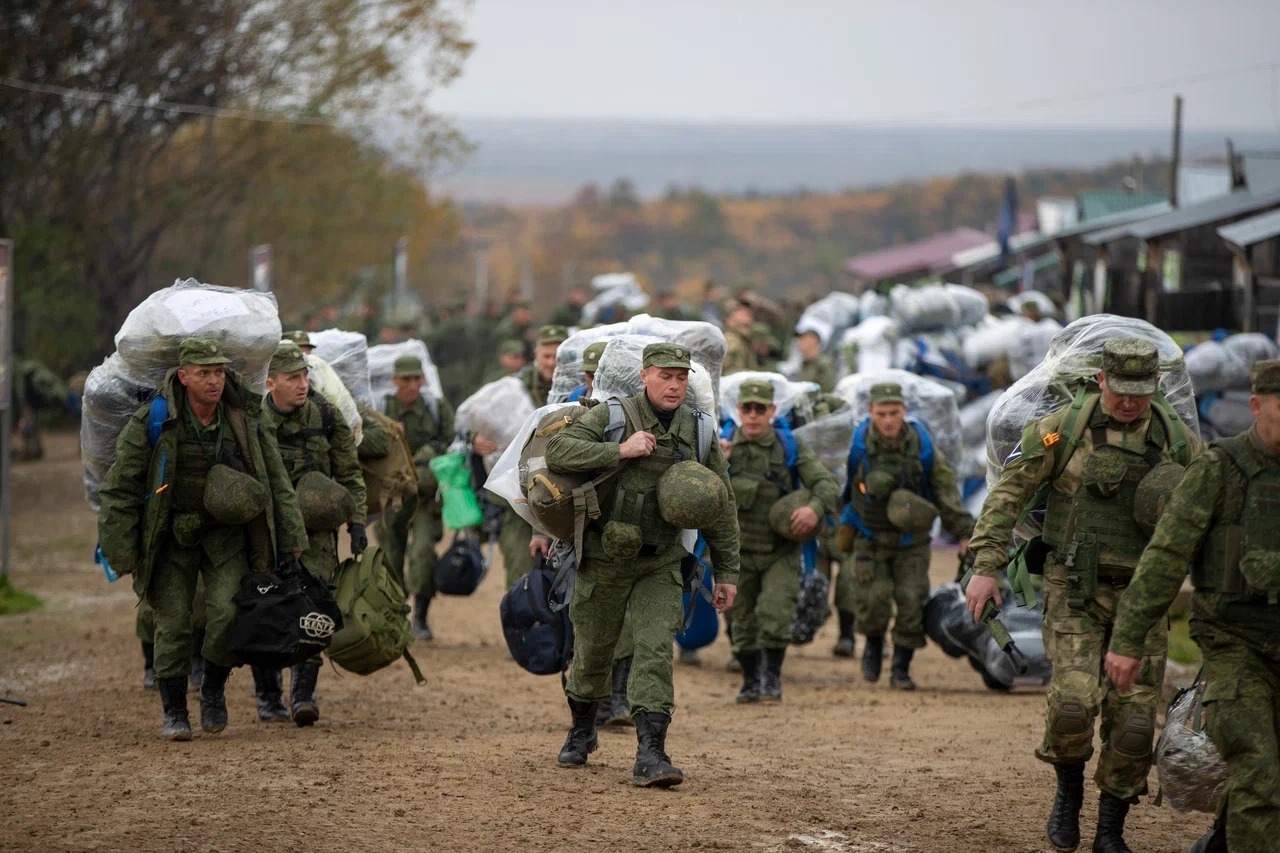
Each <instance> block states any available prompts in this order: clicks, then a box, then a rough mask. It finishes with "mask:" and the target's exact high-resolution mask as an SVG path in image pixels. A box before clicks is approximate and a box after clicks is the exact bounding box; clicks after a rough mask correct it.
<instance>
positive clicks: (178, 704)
mask: <svg viewBox="0 0 1280 853" xmlns="http://www.w3.org/2000/svg"><path fill="white" fill-rule="evenodd" d="M156 687H157V688H159V690H160V704H161V705H163V706H164V725H163V727H162V728H161V729H160V735H161V736H162V737H163V738H164V739H165V740H191V719H190V718H189V717H188V716H187V677H186V676H185V675H175V676H173V677H172V678H157V679H156Z"/></svg>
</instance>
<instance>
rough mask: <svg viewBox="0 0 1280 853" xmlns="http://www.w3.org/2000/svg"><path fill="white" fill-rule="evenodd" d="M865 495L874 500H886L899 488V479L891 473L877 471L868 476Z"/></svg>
mask: <svg viewBox="0 0 1280 853" xmlns="http://www.w3.org/2000/svg"><path fill="white" fill-rule="evenodd" d="M863 485H865V486H866V488H865V489H864V490H863V492H862V493H863V494H864V495H866V496H867V497H868V498H871V499H872V500H884V499H885V498H887V497H888V496H889V493H890V492H892V491H893V490H894V489H895V488H897V486H898V478H897V477H895V476H894V475H893V474H892V473H891V472H889V471H883V470H876V471H872V472H871V473H870V474H868V475H867V480H866V482H865V483H864V484H863Z"/></svg>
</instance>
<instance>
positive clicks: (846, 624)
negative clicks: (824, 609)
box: [831, 610, 854, 658]
mask: <svg viewBox="0 0 1280 853" xmlns="http://www.w3.org/2000/svg"><path fill="white" fill-rule="evenodd" d="M838 614H839V616H840V639H838V640H836V647H835V648H834V649H832V650H831V654H833V655H835V656H836V657H838V658H851V657H853V649H854V643H853V614H852V613H850V612H849V611H848V610H840V611H838Z"/></svg>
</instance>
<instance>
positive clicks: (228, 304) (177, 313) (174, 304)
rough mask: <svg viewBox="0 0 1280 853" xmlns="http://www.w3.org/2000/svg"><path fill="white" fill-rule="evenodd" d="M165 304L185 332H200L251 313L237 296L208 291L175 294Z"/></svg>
mask: <svg viewBox="0 0 1280 853" xmlns="http://www.w3.org/2000/svg"><path fill="white" fill-rule="evenodd" d="M164 304H165V307H166V308H168V309H169V310H170V311H172V312H173V316H174V317H176V318H177V320H178V324H179V325H180V326H182V330H183V331H184V332H198V331H200V330H201V329H203V328H204V327H205V326H209V325H211V324H213V323H216V322H218V321H220V320H226V319H227V318H229V317H243V316H244V315H246V314H248V313H249V309H248V308H247V307H245V304H244V303H243V302H241V301H240V300H239V299H238V298H236V297H235V296H231V295H229V294H226V293H210V292H209V291H206V290H189V291H185V292H180V293H175V294H173V295H172V296H170V297H169V298H167V299H165V301H164Z"/></svg>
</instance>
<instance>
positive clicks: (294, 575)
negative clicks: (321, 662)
mask: <svg viewBox="0 0 1280 853" xmlns="http://www.w3.org/2000/svg"><path fill="white" fill-rule="evenodd" d="M232 601H234V602H235V605H236V620H235V622H234V623H233V624H232V626H231V642H230V646H231V654H232V655H233V656H234V657H235V658H236V660H238V661H239V662H240V663H243V664H248V665H249V666H265V667H270V668H272V669H282V668H284V667H286V666H293V665H294V664H297V663H302V662H303V661H305V660H308V659H310V658H313V657H315V656H316V655H318V654H320V653H321V652H322V651H324V650H325V649H326V648H328V647H329V642H330V640H332V639H333V635H334V633H335V632H337V631H338V630H339V629H340V628H342V612H341V611H340V610H339V609H338V603H337V602H336V601H334V598H333V593H332V591H331V590H330V588H329V585H328V584H327V583H325V582H324V581H322V580H320V578H318V577H316V576H315V575H313V574H311V572H309V571H307V570H306V568H304V567H303V565H302V564H301V563H300V562H298V560H297V558H295V557H292V556H290V557H286V558H285V559H284V560H282V561H281V563H280V567H279V568H277V569H276V570H275V571H270V572H251V573H249V574H248V575H246V576H245V577H244V579H243V580H241V581H240V591H239V592H237V593H236V594H235V597H234V598H232Z"/></svg>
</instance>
